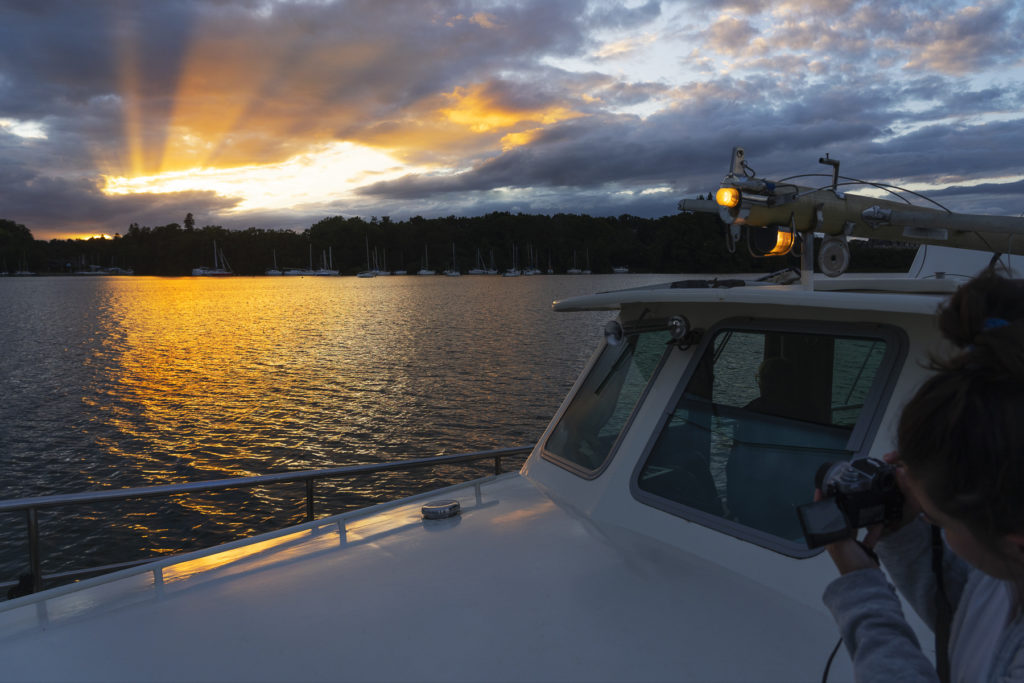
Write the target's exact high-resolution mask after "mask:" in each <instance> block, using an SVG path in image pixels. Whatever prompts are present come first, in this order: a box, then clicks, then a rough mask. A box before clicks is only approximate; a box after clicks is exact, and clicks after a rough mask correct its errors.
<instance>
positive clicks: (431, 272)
mask: <svg viewBox="0 0 1024 683" xmlns="http://www.w3.org/2000/svg"><path fill="white" fill-rule="evenodd" d="M416 274H417V275H437V271H434V270H430V268H428V267H427V245H425V244H424V245H423V267H422V268H420V269H419V271H418V272H417V273H416Z"/></svg>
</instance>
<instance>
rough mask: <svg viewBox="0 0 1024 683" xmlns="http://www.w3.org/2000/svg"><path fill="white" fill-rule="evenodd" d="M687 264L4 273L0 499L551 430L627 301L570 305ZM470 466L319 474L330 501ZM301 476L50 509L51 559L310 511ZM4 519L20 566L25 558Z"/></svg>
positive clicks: (3, 549)
mask: <svg viewBox="0 0 1024 683" xmlns="http://www.w3.org/2000/svg"><path fill="white" fill-rule="evenodd" d="M678 278H679V276H671V275H660V276H655V275H591V276H567V275H548V276H536V277H519V278H502V277H493V276H491V277H487V276H481V277H470V276H463V277H461V278H446V277H441V276H438V277H416V276H405V277H381V278H374V279H359V278H354V277H327V278H317V277H305V278H285V277H278V278H269V277H262V278H146V277H137V278H136V277H121V278H118V277H78V278H75V277H42V278H24V279H23V278H2V279H0V323H2V324H0V349H2V353H0V397H2V401H0V465H2V467H3V473H4V476H3V478H2V481H0V498H17V497H23V496H34V495H45V494H52V493H71V492H76V491H84V490H96V489H103V488H117V487H130V486H145V485H152V484H164V483H172V482H185V481H199V480H204V479H217V478H222V477H228V476H243V475H255V474H266V473H270V472H280V471H284V470H301V469H310V468H319V467H332V466H338V465H346V464H356V463H368V462H377V461H385V460H394V459H405V458H418V457H426V456H431V455H439V454H444V453H461V452H468V451H475V450H483V449H490V448H499V447H504V446H516V445H523V444H531V443H533V442H534V441H535V440H536V439H537V438H538V437H539V436H540V434H541V432H542V431H543V430H544V428H545V427H546V425H547V423H548V421H549V420H550V418H551V416H552V414H553V413H554V411H555V410H556V409H557V407H558V405H559V403H560V402H561V400H562V398H563V397H564V395H565V394H566V392H567V391H568V389H569V388H570V387H571V385H572V383H573V381H574V380H575V379H576V376H577V375H578V374H579V372H580V370H581V368H582V367H583V364H584V363H585V362H586V360H587V359H588V358H589V356H590V354H591V353H592V352H593V350H594V349H595V348H596V346H597V344H598V342H599V340H600V338H601V335H602V328H603V325H604V323H605V322H606V321H607V320H609V319H611V318H613V317H614V314H613V313H610V312H596V313H554V312H552V311H551V302H552V301H553V300H555V299H559V298H564V297H567V296H573V295H577V294H587V293H591V292H596V291H602V290H607V289H617V288H622V287H631V286H637V285H644V284H651V283H654V282H665V281H670V280H673V279H678ZM488 467H490V465H482V466H481V467H480V468H478V469H477V470H475V471H476V472H479V473H480V474H483V473H486V471H487V469H488ZM467 474H468V475H469V476H473V472H467V471H466V468H455V467H446V468H436V469H435V470H431V471H423V472H417V473H395V474H390V475H373V476H366V477H361V478H359V479H358V480H347V481H344V482H342V481H339V482H338V483H337V484H318V489H317V490H318V498H317V506H318V514H327V513H331V512H339V511H342V510H346V509H351V508H355V507H361V506H364V505H368V504H372V503H375V502H381V501H383V500H389V499H393V498H396V497H400V496H405V495H410V494H411V493H415V492H417V491H420V490H423V489H425V488H431V487H434V486H437V485H443V484H446V483H450V482H453V481H458V480H461V479H464V478H467ZM303 490H304V489H303V488H302V486H301V485H284V486H277V487H273V488H272V489H266V490H264V489H256V490H252V491H227V492H222V493H216V494H208V495H204V496H201V497H190V498H187V499H185V498H173V499H167V500H152V501H140V502H134V503H130V504H119V506H115V505H113V504H108V505H105V506H80V507H79V508H70V509H65V510H61V511H57V512H44V513H42V514H41V528H42V530H43V534H44V537H43V544H42V551H43V554H44V565H43V568H44V572H47V573H49V572H56V571H62V570H65V569H70V568H81V567H83V566H90V565H97V564H104V563H108V562H115V561H122V560H127V559H135V558H139V557H146V556H150V555H157V554H164V553H170V552H178V551H181V550H185V549H192V548H196V547H201V546H205V545H211V544H214V543H218V542H223V541H226V540H230V539H231V538H235V537H237V536H238V535H240V534H249V533H253V532H256V531H264V530H268V529H271V528H276V527H278V526H281V525H283V524H287V523H293V522H298V521H301V519H302V515H303V511H304V500H303ZM6 517H7V519H6V520H4V524H3V525H2V527H0V581H4V580H9V579H13V578H16V576H17V575H18V574H19V573H21V572H24V571H25V570H26V568H27V560H26V557H27V555H26V544H25V541H24V521H23V516H22V515H21V514H12V515H6Z"/></svg>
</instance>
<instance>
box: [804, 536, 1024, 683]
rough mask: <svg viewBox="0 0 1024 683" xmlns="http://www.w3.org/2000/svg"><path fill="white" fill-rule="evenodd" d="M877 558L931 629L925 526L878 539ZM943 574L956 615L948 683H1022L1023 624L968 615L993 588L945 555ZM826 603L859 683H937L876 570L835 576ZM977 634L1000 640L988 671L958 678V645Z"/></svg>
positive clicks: (932, 584) (932, 586)
mask: <svg viewBox="0 0 1024 683" xmlns="http://www.w3.org/2000/svg"><path fill="white" fill-rule="evenodd" d="M875 550H876V551H877V552H878V555H879V557H880V558H881V560H882V565H883V566H884V567H885V568H886V570H888V572H889V575H890V576H891V577H892V580H893V582H894V583H895V584H896V586H897V587H898V588H899V590H900V592H901V593H902V594H903V596H904V597H905V598H906V599H907V602H909V603H910V605H911V606H912V607H913V608H914V611H916V612H917V614H918V615H919V616H920V617H921V619H922V620H923V621H924V622H925V623H926V624H928V626H929V627H932V628H934V624H935V606H934V595H935V591H936V581H935V576H934V574H933V572H932V569H931V534H930V528H929V526H928V525H927V524H926V523H924V522H922V521H920V520H919V521H916V522H913V523H912V524H908V525H907V526H906V527H904V528H903V529H900V530H899V531H897V532H895V533H893V534H890V535H889V536H886V537H885V538H883V539H882V540H881V541H880V542H879V543H878V546H877V547H876V548H875ZM943 573H944V579H945V585H946V592H947V594H948V595H949V599H950V602H951V603H952V606H953V610H954V613H953V623H952V626H951V633H950V653H951V658H952V660H953V662H954V667H953V668H954V673H953V683H968V682H972V683H973V682H974V681H996V682H1009V681H1022V682H1024V616H1022V615H1021V614H1016V616H1015V617H1014V618H1013V619H1012V620H1010V621H1009V622H1008V623H1006V624H1005V627H1004V626H1003V622H1002V618H1003V616H1004V615H1005V613H1006V611H1005V610H1004V611H1003V612H1002V614H1000V615H994V614H988V613H986V610H985V609H981V610H979V609H969V606H970V605H971V603H972V600H974V601H977V600H980V599H981V598H980V597H979V596H981V595H992V590H993V582H995V583H999V580H998V579H995V578H992V577H990V576H988V575H987V574H984V573H982V572H980V571H978V570H977V569H974V568H973V567H971V566H970V565H968V564H967V563H966V562H964V561H963V560H961V559H960V558H959V557H957V556H956V555H954V554H953V553H952V552H950V550H949V549H948V548H946V549H945V554H944V558H943ZM824 600H825V605H826V606H827V607H828V608H829V609H830V610H831V611H832V615H833V616H834V617H835V619H836V622H837V623H838V624H839V630H840V632H841V634H842V636H843V641H844V642H845V643H846V647H847V649H848V650H849V652H850V658H851V659H852V660H853V668H854V673H855V675H856V678H857V680H858V681H901V682H903V681H938V675H937V674H936V672H935V667H934V665H933V664H932V662H931V660H930V659H929V658H928V657H926V656H925V654H924V653H923V652H922V651H921V646H920V644H919V643H918V641H917V637H916V636H915V635H914V632H913V630H912V629H911V628H910V625H909V624H907V622H906V619H904V617H903V611H902V609H901V608H900V601H899V598H898V597H897V596H896V592H895V591H894V590H893V587H892V586H891V585H890V584H889V583H888V581H887V580H886V578H885V575H884V574H883V573H882V571H881V570H879V569H861V570H859V571H854V572H850V573H849V574H846V575H844V576H840V577H839V578H838V579H836V580H835V581H833V582H832V583H830V584H829V585H828V587H827V588H826V589H825V595H824ZM991 611H992V610H988V612H991ZM996 621H998V622H999V623H994V622H996ZM979 629H983V630H989V631H991V632H992V634H993V635H992V637H994V638H998V639H999V640H998V643H997V644H996V645H995V648H994V655H993V658H992V663H991V667H990V668H989V670H988V671H987V672H986V671H960V675H959V676H958V675H957V672H956V669H957V667H956V662H957V658H958V655H957V651H956V648H957V641H958V640H960V641H963V640H965V639H966V638H967V636H968V634H976V633H977V631H978V630H979Z"/></svg>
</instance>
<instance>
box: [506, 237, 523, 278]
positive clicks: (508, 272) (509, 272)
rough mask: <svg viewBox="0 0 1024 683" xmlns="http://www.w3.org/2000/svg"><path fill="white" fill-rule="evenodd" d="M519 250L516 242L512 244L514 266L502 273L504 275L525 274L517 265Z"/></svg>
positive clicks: (516, 275) (517, 275)
mask: <svg viewBox="0 0 1024 683" xmlns="http://www.w3.org/2000/svg"><path fill="white" fill-rule="evenodd" d="M518 254H519V251H518V249H517V247H516V245H515V244H513V245H512V267H511V268H509V269H508V270H506V271H505V272H504V273H502V276H503V277H519V276H520V275H522V274H523V271H521V270H519V266H518V265H517V261H518Z"/></svg>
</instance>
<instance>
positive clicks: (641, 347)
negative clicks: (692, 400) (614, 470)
mask: <svg viewBox="0 0 1024 683" xmlns="http://www.w3.org/2000/svg"><path fill="white" fill-rule="evenodd" d="M669 340H670V337H669V335H668V332H663V331H658V332H643V333H635V334H628V335H626V336H625V337H623V339H622V340H621V341H620V342H619V343H618V344H617V345H615V346H612V345H606V346H605V347H604V349H603V350H602V351H601V354H600V356H599V357H598V359H597V362H596V363H594V366H593V368H592V369H591V371H590V373H589V374H588V375H587V378H586V379H585V380H584V381H583V385H582V386H581V387H580V389H579V391H577V392H576V395H575V396H573V399H572V401H571V402H570V403H569V407H568V408H566V410H565V413H563V415H562V417H561V419H560V420H559V421H558V424H557V425H555V428H554V430H552V432H551V436H550V437H548V440H547V442H546V443H545V444H544V456H545V457H546V458H548V459H549V460H552V461H554V462H556V463H558V464H560V465H563V466H565V467H567V468H568V469H571V470H574V471H577V472H578V473H580V474H583V475H584V476H588V475H593V474H594V473H595V472H596V471H597V470H599V469H600V468H601V466H602V465H604V463H605V462H606V461H607V460H608V456H609V455H610V454H611V452H612V447H613V446H614V445H615V442H616V441H617V440H618V438H619V435H620V434H621V433H622V431H623V429H624V428H625V426H626V424H627V422H628V421H629V418H630V416H631V415H632V414H633V409H634V408H635V407H636V404H637V403H638V402H639V400H640V396H641V395H642V394H643V392H644V389H645V388H646V386H647V382H648V380H650V378H651V375H653V374H654V371H655V369H656V368H657V367H658V364H659V363H660V362H661V359H662V357H663V356H664V355H665V349H666V347H667V344H668V342H669Z"/></svg>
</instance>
